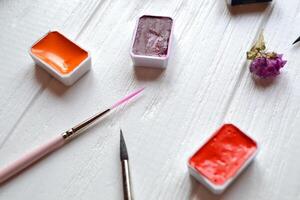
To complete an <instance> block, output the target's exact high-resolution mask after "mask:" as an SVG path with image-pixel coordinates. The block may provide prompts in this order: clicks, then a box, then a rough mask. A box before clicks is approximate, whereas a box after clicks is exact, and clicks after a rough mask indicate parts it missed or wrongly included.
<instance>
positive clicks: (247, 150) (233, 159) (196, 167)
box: [188, 124, 258, 194]
mask: <svg viewBox="0 0 300 200" xmlns="http://www.w3.org/2000/svg"><path fill="white" fill-rule="evenodd" d="M257 151H258V145H257V143H256V142H255V141H254V140H253V139H252V138H251V137H249V136H248V135H246V134H245V133H244V132H242V131H241V130H240V129H238V128H237V127H236V126H234V125H233V124H224V125H223V126H222V127H221V128H220V129H219V130H217V131H216V132H215V133H214V134H213V135H212V136H211V138H210V139H209V140H208V141H207V142H206V143H204V145H202V146H201V147H200V148H199V149H198V150H197V151H196V152H195V153H194V154H193V155H192V156H191V157H190V158H189V160H188V168H189V172H190V174H191V175H192V176H193V177H194V178H196V180H198V181H199V182H200V183H202V184H203V185H204V186H206V187H207V188H208V189H209V190H211V191H212V192H213V193H215V194H221V193H222V192H223V191H224V190H225V189H226V188H227V187H228V186H229V185H230V184H231V183H232V182H233V181H234V180H235V179H236V178H237V176H238V175H239V174H240V173H241V172H242V171H243V170H244V169H245V168H246V167H247V166H248V165H249V164H250V163H251V161H252V160H253V159H254V157H255V156H256V154H257Z"/></svg>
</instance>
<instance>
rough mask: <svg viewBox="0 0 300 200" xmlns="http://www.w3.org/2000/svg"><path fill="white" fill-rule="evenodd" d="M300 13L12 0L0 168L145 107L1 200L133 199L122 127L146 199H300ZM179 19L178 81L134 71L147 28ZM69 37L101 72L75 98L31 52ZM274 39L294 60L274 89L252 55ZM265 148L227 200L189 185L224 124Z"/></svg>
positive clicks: (10, 186)
mask: <svg viewBox="0 0 300 200" xmlns="http://www.w3.org/2000/svg"><path fill="white" fill-rule="evenodd" d="M299 10H300V2H299V1H297V0H290V1H274V2H273V4H271V5H269V6H261V5H251V6H242V7H236V8H234V9H229V8H228V7H226V4H225V1H220V0H202V1H196V0H170V1H159V0H154V1H150V0H132V1H122V0H115V1H109V0H101V1H96V0H89V1H79V0H72V1H56V0H55V1H49V2H47V1H42V0H40V1H20V0H16V1H8V0H3V1H0V27H2V28H1V31H0V52H1V53H0V67H1V73H0V95H1V96H0V97H1V98H0V128H1V134H0V166H3V165H5V164H6V163H7V162H9V161H12V160H14V159H16V158H18V157H19V156H20V155H21V154H22V153H24V151H26V150H29V149H31V148H33V147H34V146H36V145H38V144H41V143H43V142H44V141H46V140H47V139H48V138H50V137H51V136H54V135H56V134H59V133H61V132H62V131H64V130H65V129H67V128H69V127H71V126H72V125H74V124H75V123H77V122H79V121H81V120H82V119H85V118H86V117H88V116H89V115H91V114H93V113H95V111H98V110H101V109H102V108H104V107H105V106H106V105H110V103H111V102H113V101H115V100H116V99H117V98H118V97H121V96H123V95H124V94H126V93H127V92H129V91H132V90H133V89H135V88H137V87H140V86H146V87H147V89H146V92H145V94H144V95H143V96H142V97H141V98H139V99H138V100H137V101H135V102H133V103H132V104H128V106H126V107H123V108H121V109H120V110H119V111H117V112H116V113H114V114H112V115H110V116H109V117H108V118H106V119H105V120H103V121H102V122H100V123H99V125H97V126H95V127H93V128H92V129H90V130H89V131H88V132H87V133H86V134H85V135H83V136H82V137H80V138H78V139H77V140H75V141H74V142H72V143H70V144H69V145H67V146H65V147H64V148H63V149H61V150H60V151H58V152H55V153H54V154H52V155H51V156H49V157H47V158H46V159H44V160H42V161H41V162H39V163H37V164H36V165H34V166H33V167H31V168H29V169H28V170H26V171H25V172H24V173H22V174H20V175H19V176H17V177H15V178H14V179H12V180H11V181H9V182H8V183H7V184H5V185H2V186H1V187H0V199H5V200H18V199H43V200H47V199H49V200H50V199H51V200H52V199H74V200H76V199H121V198H122V185H121V169H120V166H119V158H118V153H119V149H118V147H119V146H118V145H119V134H118V130H119V128H120V127H122V129H123V131H124V135H125V137H126V142H127V145H128V150H129V153H130V157H131V172H132V178H133V185H134V193H135V197H136V199H147V200H148V199H153V200H154V199H155V200H156V199H162V200H165V199H172V200H173V199H178V200H181V199H192V200H198V199H201V200H202V199H205V200H221V199H222V200H235V199H236V200H239V199H243V200H253V199H259V200H269V199H272V200H279V199H280V200H290V199H299V198H300V192H299V188H300V182H299V178H300V173H299V168H300V160H299V158H300V150H299V148H298V146H299V145H298V144H299V141H300V134H299V131H298V125H299V124H300V114H299V107H300V105H299V102H300V95H299V94H300V86H299V84H298V83H299V81H300V75H299V74H300V70H299V64H300V60H299V55H300V47H299V45H298V46H291V43H292V42H293V41H294V40H295V39H296V38H297V37H298V36H299V34H300V32H299V29H298V28H297V27H299V26H300V21H299V20H297V19H299ZM142 14H154V15H170V16H172V17H173V18H174V19H175V31H174V39H175V44H174V51H173V55H172V57H171V59H170V62H169V66H168V68H167V70H166V71H157V70H151V69H134V68H133V67H132V63H131V59H130V56H129V47H130V42H131V37H132V34H133V28H134V25H135V22H136V19H137V17H139V16H140V15H142ZM56 28H57V29H59V30H61V31H62V32H63V33H65V34H66V35H68V36H69V37H71V38H74V39H76V40H77V42H78V43H79V44H81V45H82V46H83V47H84V48H86V49H89V50H90V51H91V53H92V60H93V67H92V70H91V71H90V72H89V73H88V74H86V75H85V76H84V77H83V78H82V79H81V80H80V81H78V82H77V83H76V84H75V85H73V86H72V87H70V88H66V87H64V86H63V85H61V84H60V83H59V82H58V81H56V80H55V79H53V78H51V77H50V76H49V75H48V74H47V73H46V72H44V71H43V70H41V69H39V68H35V67H34V64H33V61H32V60H31V58H30V57H29V55H28V53H27V50H28V48H29V47H30V46H31V45H32V43H33V42H34V41H35V40H36V39H37V38H39V37H40V36H41V35H42V34H44V33H45V32H47V31H48V30H49V29H56ZM262 28H264V31H265V36H266V41H267V45H268V47H269V49H271V50H275V51H278V52H282V53H284V54H285V57H286V58H287V59H288V63H287V65H286V67H285V68H284V69H283V73H282V75H281V76H280V77H278V79H277V80H276V81H274V82H273V83H271V84H268V83H256V82H254V81H253V80H252V78H251V76H250V75H249V72H248V69H247V66H248V64H247V63H246V62H245V52H246V50H248V48H250V46H251V45H252V43H253V42H254V40H255V38H256V35H257V33H258V32H259V31H260V30H261V29H262ZM224 122H232V123H234V124H236V125H237V126H238V127H240V128H241V129H243V130H244V131H245V132H247V133H248V134H249V135H251V136H253V137H254V138H256V139H257V141H258V142H259V144H260V145H261V151H260V152H259V154H258V157H257V159H256V160H255V162H254V164H253V165H251V166H250V167H249V168H248V169H247V170H246V171H245V173H244V174H243V175H242V176H241V177H239V178H238V180H237V181H236V183H234V184H233V185H232V186H231V187H230V188H229V190H228V191H227V192H225V193H224V194H223V195H222V196H213V195H212V194H210V193H209V192H208V191H207V190H206V189H205V188H203V187H202V186H201V185H199V184H198V183H197V182H196V181H195V180H194V179H193V178H191V177H190V176H189V175H188V172H187V167H186V161H187V158H188V157H189V156H190V155H191V154H192V153H193V152H194V150H195V149H196V148H198V147H199V145H200V144H201V143H202V142H203V141H204V140H205V139H206V138H207V137H208V136H209V135H210V134H211V133H212V132H213V131H215V130H216V129H217V128H218V127H219V126H220V125H221V124H222V123H224Z"/></svg>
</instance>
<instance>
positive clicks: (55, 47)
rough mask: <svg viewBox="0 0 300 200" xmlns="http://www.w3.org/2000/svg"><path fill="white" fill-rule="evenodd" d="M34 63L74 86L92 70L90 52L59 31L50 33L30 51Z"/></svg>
mask: <svg viewBox="0 0 300 200" xmlns="http://www.w3.org/2000/svg"><path fill="white" fill-rule="evenodd" d="M29 54H30V56H31V57H32V59H33V60H34V62H35V63H36V64H37V65H38V66H40V67H42V68H43V69H45V70H46V71H47V72H49V73H50V74H51V75H52V76H53V77H55V78H56V79H58V80H59V81H61V82H62V83H63V84H65V85H72V84H73V83H74V82H76V81H77V80H78V79H79V78H80V77H82V76H83V75H84V74H85V73H86V72H87V71H88V70H89V69H90V68H91V57H90V54H89V52H88V51H86V50H84V49H83V48H81V47H80V46H79V45H78V44H76V43H75V42H74V41H72V40H70V39H68V38H67V37H65V36H64V35H63V34H61V33H60V32H58V31H50V32H48V33H47V34H46V35H44V36H43V37H42V38H41V39H39V40H38V41H37V42H36V43H35V44H33V45H32V47H31V48H30V50H29Z"/></svg>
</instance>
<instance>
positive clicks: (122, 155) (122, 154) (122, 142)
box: [120, 129, 128, 160]
mask: <svg viewBox="0 0 300 200" xmlns="http://www.w3.org/2000/svg"><path fill="white" fill-rule="evenodd" d="M120 159H121V160H128V153H127V147H126V143H125V140H124V137H123V132H122V129H120Z"/></svg>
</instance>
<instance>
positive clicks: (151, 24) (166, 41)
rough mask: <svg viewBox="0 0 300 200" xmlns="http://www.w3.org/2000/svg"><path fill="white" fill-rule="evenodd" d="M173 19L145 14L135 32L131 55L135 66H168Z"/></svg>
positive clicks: (139, 20)
mask: <svg viewBox="0 0 300 200" xmlns="http://www.w3.org/2000/svg"><path fill="white" fill-rule="evenodd" d="M173 24H174V23H173V19H172V18H171V17H166V16H153V15H143V16H141V17H140V18H139V19H138V22H137V24H136V27H135V31H134V34H133V39H132V45H131V50H130V55H131V58H132V61H133V63H134V65H135V66H142V67H156V68H166V66H167V64H168V60H169V57H170V52H171V49H172V35H173Z"/></svg>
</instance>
